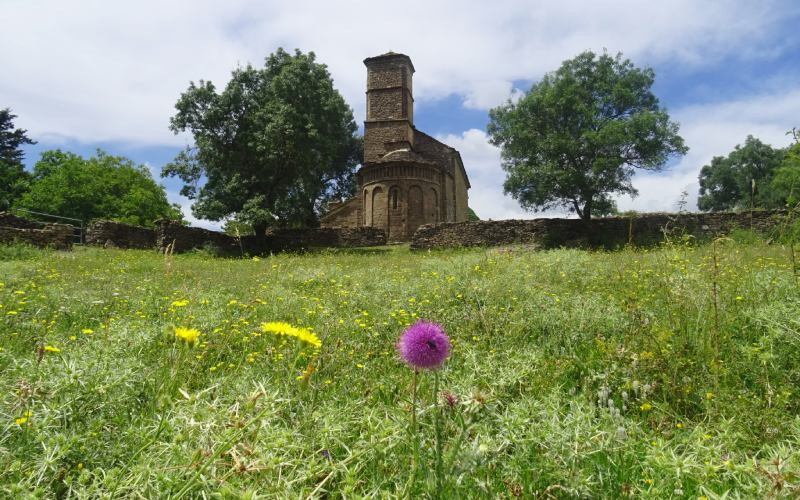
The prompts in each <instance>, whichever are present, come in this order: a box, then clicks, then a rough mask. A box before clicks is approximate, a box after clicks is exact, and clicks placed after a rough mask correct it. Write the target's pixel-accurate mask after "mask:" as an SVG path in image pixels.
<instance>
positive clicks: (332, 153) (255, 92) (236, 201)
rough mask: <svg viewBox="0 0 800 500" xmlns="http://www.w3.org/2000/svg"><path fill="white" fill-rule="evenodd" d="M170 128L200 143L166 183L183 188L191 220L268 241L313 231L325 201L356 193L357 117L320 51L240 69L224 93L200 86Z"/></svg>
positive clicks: (278, 55)
mask: <svg viewBox="0 0 800 500" xmlns="http://www.w3.org/2000/svg"><path fill="white" fill-rule="evenodd" d="M175 107H176V108H177V110H178V111H177V113H176V114H175V116H173V117H172V120H171V129H172V130H173V131H174V132H175V133H178V132H181V131H189V132H191V134H192V136H193V137H194V145H193V146H191V147H189V148H187V149H186V150H185V151H183V152H182V153H181V154H179V155H178V157H177V158H176V159H175V161H174V162H172V163H170V164H168V165H166V166H165V167H164V170H163V172H162V176H178V177H180V178H181V179H182V180H183V181H184V186H183V189H182V191H181V193H182V194H184V195H185V196H188V197H189V198H191V199H194V204H193V205H192V212H193V213H194V214H195V215H196V216H197V217H201V218H206V219H210V220H222V219H235V220H237V221H239V222H241V223H246V224H249V225H251V226H252V227H253V228H254V230H255V232H256V234H259V235H261V234H263V233H264V230H265V229H266V227H267V226H268V225H271V224H278V225H287V226H309V225H314V224H316V223H317V221H318V214H319V211H320V208H321V205H322V203H323V202H324V201H325V199H326V198H330V197H336V196H346V195H349V194H352V192H353V186H354V184H355V183H354V178H353V173H354V171H355V168H356V166H357V165H358V163H359V161H360V158H361V150H362V145H361V141H360V139H359V137H358V136H357V135H356V131H357V127H356V124H355V121H354V120H353V113H352V111H351V109H350V107H349V106H348V105H347V104H346V103H345V101H344V99H343V98H342V96H341V95H340V94H339V92H338V91H337V90H336V89H335V88H334V86H333V81H332V79H331V76H330V74H329V73H328V70H327V68H326V66H325V65H324V64H320V63H317V62H316V61H315V56H314V53H313V52H309V53H308V54H303V53H302V52H300V51H295V53H294V54H290V53H288V52H286V51H284V50H283V49H278V50H277V51H276V52H275V53H274V54H272V55H270V56H269V57H267V58H266V60H265V63H264V67H263V68H255V67H253V66H250V65H247V66H245V67H243V68H237V69H236V70H234V71H233V73H232V77H231V80H230V81H229V82H228V84H227V85H226V86H225V89H224V90H223V91H222V92H217V90H216V88H215V87H214V85H213V84H212V83H211V82H206V81H203V80H201V81H200V82H199V83H198V84H194V83H191V84H190V86H189V89H188V90H187V91H186V92H184V93H183V94H182V95H181V97H180V99H179V100H178V102H177V104H176V106H175Z"/></svg>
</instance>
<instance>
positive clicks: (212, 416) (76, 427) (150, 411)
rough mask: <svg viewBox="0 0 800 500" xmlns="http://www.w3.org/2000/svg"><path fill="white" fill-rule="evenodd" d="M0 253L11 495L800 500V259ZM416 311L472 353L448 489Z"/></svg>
mask: <svg viewBox="0 0 800 500" xmlns="http://www.w3.org/2000/svg"><path fill="white" fill-rule="evenodd" d="M0 258H2V261H0V282H2V285H0V375H1V376H0V497H9V498H17V497H23V498H24V497H26V496H30V497H57V498H96V497H134V498H136V497H144V498H165V497H174V498H179V497H185V498H198V497H201V498H202V497H205V498H212V497H213V498H261V497H273V498H274V497H280V498H306V497H309V496H310V497H326V498H342V497H347V498H352V497H380V498H386V497H399V498H407V497H412V496H414V497H423V498H424V497H441V498H483V497H487V498H498V497H501V498H502V497H514V496H520V497H524V498H532V497H533V498H535V497H542V498H547V497H563V498H571V497H584V498H598V497H607V498H614V497H621V496H627V495H630V496H645V497H661V498H665V497H686V498H698V497H701V496H706V497H708V498H717V497H723V496H726V495H727V497H729V498H730V497H751V498H754V497H757V498H764V497H769V496H775V497H796V496H797V495H800V458H799V457H800V417H799V416H798V415H799V414H800V394H799V393H798V391H799V389H798V387H800V283H798V281H797V277H796V275H795V273H794V272H793V270H792V268H791V260H790V252H789V248H788V247H787V246H785V245H777V244H774V245H767V244H765V243H762V242H760V241H745V242H736V241H733V240H724V241H718V242H716V243H714V244H708V245H702V246H699V247H693V246H690V245H685V244H672V245H665V246H662V247H661V248H659V249H654V250H649V251H646V250H623V251H618V252H613V253H602V252H598V253H592V252H586V251H578V250H556V251H547V252H535V251H530V250H529V249H526V248H508V249H492V250H455V251H442V252H432V253H411V252H409V251H408V250H407V249H406V248H404V247H393V248H382V249H376V250H364V251H351V252H345V251H338V252H333V251H331V252H322V253H312V254H306V255H278V256H274V257H269V258H262V259H260V260H255V259H253V260H233V259H217V258H212V257H209V256H207V255H202V254H194V255H192V254H188V255H176V256H174V257H173V258H172V259H171V260H165V259H164V257H163V256H161V255H158V254H156V253H154V252H145V251H125V250H101V249H91V248H76V250H75V251H73V252H51V251H35V250H31V249H28V248H24V249H13V248H12V249H9V248H6V249H4V250H2V251H1V252H0ZM715 260H716V263H717V265H716V266H715V265H714V262H715ZM184 301H185V303H186V305H185V306H181V305H180V304H183V303H184ZM416 318H426V319H430V320H434V321H437V322H439V323H441V324H443V325H444V327H445V329H446V330H447V332H448V333H449V334H450V336H451V338H452V339H453V343H454V345H453V353H452V356H451V358H450V359H449V360H448V362H447V363H446V365H445V367H444V369H443V370H442V372H441V380H440V386H441V389H442V390H443V391H446V392H448V393H451V394H452V395H455V397H456V398H457V403H456V404H455V405H453V407H452V408H451V407H450V406H448V405H447V404H444V400H443V399H442V398H440V399H439V401H440V405H441V406H440V407H439V408H440V410H441V412H442V413H441V415H442V421H443V424H444V427H443V438H444V471H445V481H444V485H443V487H442V489H436V488H435V486H434V485H435V480H434V477H433V476H434V474H433V469H434V467H433V464H434V457H433V451H432V450H433V449H434V444H433V443H434V434H435V433H434V431H433V417H434V412H435V411H436V409H435V407H434V406H433V405H432V404H431V400H432V398H431V392H432V383H433V377H431V376H430V374H422V376H421V378H420V379H421V387H420V393H421V395H422V402H423V404H422V405H421V407H420V408H419V409H418V419H419V425H420V435H421V440H422V442H421V446H420V449H421V463H420V467H419V469H420V470H419V472H418V473H417V474H412V473H411V461H412V457H413V455H414V451H413V450H414V445H413V440H412V439H411V437H410V434H409V429H410V413H411V406H410V396H411V391H410V389H411V380H412V373H411V371H410V370H409V369H408V368H407V367H406V366H404V365H403V364H402V363H401V362H400V361H398V359H397V356H396V354H395V352H394V342H395V341H396V339H397V337H398V336H399V334H400V333H401V331H402V330H403V328H404V327H405V326H406V325H408V324H410V323H411V322H412V321H414V320H415V319H416ZM267 321H286V322H289V323H291V324H293V325H297V326H303V327H307V328H311V329H313V332H315V333H316V334H317V335H318V336H319V337H320V338H321V339H322V343H323V344H322V347H321V349H320V351H319V353H318V355H315V353H314V352H313V350H311V349H309V348H307V347H305V346H304V345H302V344H298V343H296V342H294V340H293V339H291V338H276V337H275V336H273V335H272V334H269V333H263V332H260V329H259V325H260V324H261V323H262V322H267ZM176 326H180V327H188V328H196V329H198V330H200V332H201V336H200V338H199V341H198V343H197V344H196V345H195V346H193V347H191V346H188V345H186V344H183V343H181V342H180V341H178V340H176V338H175V335H174V328H175V327H176ZM45 346H47V347H48V349H49V350H45ZM51 348H55V349H51ZM54 350H60V352H52V351H54ZM309 365H310V366H312V367H313V368H314V372H313V373H312V374H311V375H310V376H309V377H307V378H308V380H307V381H303V373H304V371H305V370H307V368H308V366H309ZM306 374H308V372H306ZM298 377H299V378H300V380H298ZM23 419H27V420H24V421H23Z"/></svg>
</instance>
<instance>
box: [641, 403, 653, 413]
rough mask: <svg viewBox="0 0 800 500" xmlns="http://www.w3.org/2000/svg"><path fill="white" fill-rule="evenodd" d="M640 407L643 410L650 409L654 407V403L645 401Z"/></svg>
mask: <svg viewBox="0 0 800 500" xmlns="http://www.w3.org/2000/svg"><path fill="white" fill-rule="evenodd" d="M639 409H640V410H642V411H650V410H652V409H653V405H651V404H650V403H644V404H642V405H641V406H640V407H639Z"/></svg>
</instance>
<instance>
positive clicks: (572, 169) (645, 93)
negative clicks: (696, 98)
mask: <svg viewBox="0 0 800 500" xmlns="http://www.w3.org/2000/svg"><path fill="white" fill-rule="evenodd" d="M654 79H655V75H654V73H653V70H651V69H649V68H648V69H639V68H636V67H635V66H634V65H633V63H631V62H630V61H629V60H627V59H623V58H622V55H621V54H618V55H617V56H616V57H611V56H610V55H608V54H606V53H603V54H601V55H599V56H598V55H596V54H594V53H593V52H590V51H587V52H584V53H582V54H580V55H578V56H577V57H575V58H574V59H570V60H567V61H564V62H563V63H562V65H561V67H560V68H559V69H558V70H556V71H555V72H553V73H550V74H547V75H545V76H544V78H542V80H541V81H539V82H538V83H535V84H534V85H533V86H532V87H531V89H530V91H529V92H528V93H527V94H526V95H525V96H523V97H522V98H521V99H520V100H519V101H517V102H512V101H509V102H507V103H506V104H505V105H503V106H500V107H497V108H494V109H492V110H491V111H490V112H489V117H490V121H489V125H488V131H489V134H490V137H491V142H492V144H494V145H496V146H500V147H501V154H502V160H503V163H502V165H503V169H504V170H505V171H506V172H507V177H506V181H505V184H504V188H505V192H506V193H507V194H511V195H512V196H513V197H514V198H515V199H516V200H518V201H519V203H520V205H521V206H522V207H523V208H525V209H528V210H533V211H542V210H547V209H552V208H558V207H565V208H567V209H569V210H570V211H572V212H575V213H577V214H578V215H579V216H580V217H581V218H583V219H585V220H588V219H590V218H591V216H592V215H593V214H607V213H611V212H612V211H613V209H614V202H613V200H612V198H611V196H610V195H612V194H615V193H617V194H628V195H631V196H635V195H636V194H637V191H636V189H635V188H634V187H633V184H632V183H631V178H632V177H633V174H634V169H635V168H639V169H644V170H660V169H662V168H663V166H664V165H665V163H666V162H667V160H668V159H669V158H670V156H672V155H681V154H685V153H686V151H688V148H687V147H686V146H684V143H683V139H682V138H681V137H680V136H679V135H678V124H677V123H675V122H672V121H670V118H669V115H668V114H667V112H666V110H665V109H664V108H662V107H660V106H659V102H658V99H657V98H656V96H655V95H653V93H652V92H651V87H652V85H653V82H654Z"/></svg>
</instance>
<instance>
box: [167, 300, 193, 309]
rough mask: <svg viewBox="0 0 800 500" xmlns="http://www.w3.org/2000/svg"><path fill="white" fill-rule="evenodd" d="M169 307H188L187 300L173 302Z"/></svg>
mask: <svg viewBox="0 0 800 500" xmlns="http://www.w3.org/2000/svg"><path fill="white" fill-rule="evenodd" d="M170 305H171V306H172V307H186V306H188V305H189V301H188V300H186V299H183V300H174V301H172V304H170Z"/></svg>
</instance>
